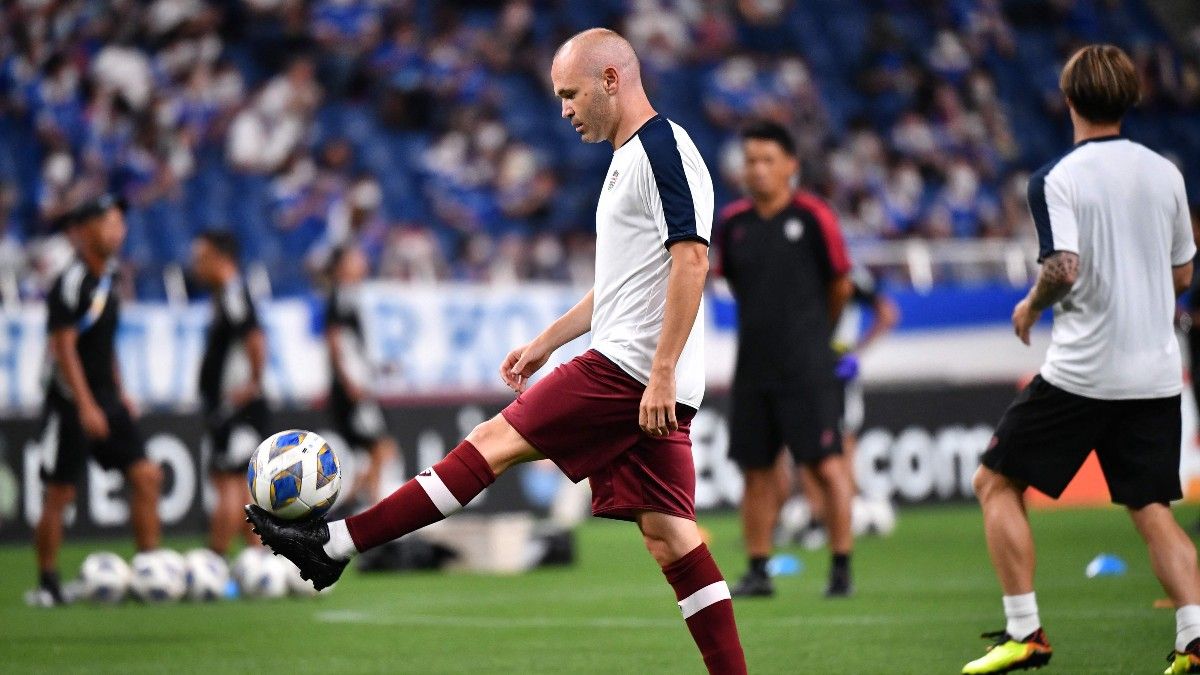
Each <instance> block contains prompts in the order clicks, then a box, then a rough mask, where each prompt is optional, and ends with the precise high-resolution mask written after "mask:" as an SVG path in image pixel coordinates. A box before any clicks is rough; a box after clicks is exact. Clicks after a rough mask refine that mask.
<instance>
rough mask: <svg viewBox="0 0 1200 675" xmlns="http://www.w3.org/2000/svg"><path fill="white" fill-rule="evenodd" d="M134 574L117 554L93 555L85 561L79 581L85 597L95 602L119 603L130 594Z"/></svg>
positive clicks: (102, 553)
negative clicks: (81, 583) (130, 584)
mask: <svg viewBox="0 0 1200 675" xmlns="http://www.w3.org/2000/svg"><path fill="white" fill-rule="evenodd" d="M132 577H133V572H132V571H131V570H130V569H129V565H128V564H127V563H126V562H125V561H124V560H122V559H121V556H119V555H117V554H116V553H109V552H101V553H93V554H91V555H89V556H88V557H86V558H84V559H83V566H82V567H81V568H80V569H79V579H80V581H82V582H83V595H84V597H85V598H87V599H88V600H91V601H93V602H104V603H118V602H120V601H121V600H124V599H125V594H126V593H127V592H129V582H130V580H131V578H132Z"/></svg>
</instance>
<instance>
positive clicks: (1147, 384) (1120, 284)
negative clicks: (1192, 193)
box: [1029, 136, 1196, 400]
mask: <svg viewBox="0 0 1200 675" xmlns="http://www.w3.org/2000/svg"><path fill="white" fill-rule="evenodd" d="M1029 209H1030V211H1031V213H1032V214H1033V220H1034V223H1035V225H1036V226H1037V233H1038V240H1039V243H1040V244H1041V251H1040V256H1039V260H1041V259H1044V258H1046V257H1047V256H1049V255H1050V254H1051V253H1053V252H1055V251H1073V252H1075V253H1078V254H1079V277H1078V280H1077V281H1076V282H1075V285H1074V287H1072V288H1071V291H1070V293H1068V294H1067V296H1066V297H1065V298H1063V300H1062V301H1061V302H1059V303H1058V304H1057V305H1055V306H1054V329H1053V332H1052V335H1051V345H1050V349H1049V350H1048V351H1047V352H1046V363H1045V364H1044V365H1043V366H1042V377H1043V378H1045V380H1046V381H1047V382H1049V383H1050V384H1053V385H1054V386H1056V387H1059V388H1060V389H1064V390H1066V391H1069V392H1071V393H1073V394H1078V395H1080V396H1087V397H1089V398H1095V399H1105V400H1117V399H1140V398H1166V397H1169V396H1175V395H1177V394H1179V393H1180V392H1181V391H1182V389H1183V366H1182V362H1181V361H1180V356H1179V343H1178V341H1177V340H1176V338H1175V328H1174V320H1175V288H1174V282H1173V281H1172V274H1171V268H1172V267H1174V266H1179V265H1186V264H1187V263H1188V262H1190V261H1191V260H1192V257H1193V256H1194V255H1195V254H1196V244H1195V242H1194V241H1193V239H1192V226H1191V219H1190V217H1189V214H1188V205H1187V193H1186V191H1185V190H1184V185H1183V176H1182V175H1180V173H1179V170H1178V169H1177V168H1175V165H1174V164H1172V163H1171V162H1169V161H1168V160H1166V159H1165V158H1163V157H1162V156H1160V155H1158V154H1156V153H1154V152H1153V151H1151V150H1149V149H1147V148H1146V147H1144V146H1142V145H1139V144H1137V143H1134V142H1132V141H1129V140H1126V139H1124V138H1121V137H1119V136H1111V137H1106V138H1097V139H1093V140H1090V141H1085V142H1083V143H1081V144H1079V145H1077V146H1075V148H1074V149H1073V150H1071V151H1070V152H1068V153H1067V154H1066V155H1064V156H1062V157H1061V158H1059V159H1057V160H1055V161H1053V162H1051V163H1049V164H1047V165H1046V166H1044V167H1042V168H1041V169H1039V170H1038V171H1037V172H1035V173H1034V174H1033V176H1032V177H1030V179H1029Z"/></svg>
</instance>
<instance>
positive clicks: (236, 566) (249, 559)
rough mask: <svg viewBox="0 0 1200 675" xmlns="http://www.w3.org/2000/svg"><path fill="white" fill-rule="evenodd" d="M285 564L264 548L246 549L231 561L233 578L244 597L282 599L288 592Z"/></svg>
mask: <svg viewBox="0 0 1200 675" xmlns="http://www.w3.org/2000/svg"><path fill="white" fill-rule="evenodd" d="M285 562H286V561H285V560H283V559H282V558H277V557H275V556H274V555H272V554H271V553H270V552H269V551H267V549H265V548H260V547H257V546H256V547H252V548H247V549H245V550H243V551H242V552H241V553H239V554H238V557H237V558H235V559H234V561H233V578H234V579H236V580H237V583H238V588H239V589H240V590H241V593H242V595H243V596H244V597H248V598H282V597H283V596H285V595H287V592H288V582H287V567H285V566H284V563H285Z"/></svg>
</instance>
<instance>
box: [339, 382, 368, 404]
mask: <svg viewBox="0 0 1200 675" xmlns="http://www.w3.org/2000/svg"><path fill="white" fill-rule="evenodd" d="M342 389H344V390H345V392H346V398H348V399H350V401H351V402H352V403H359V402H361V401H363V400H364V399H366V398H367V391H366V389H364V388H362V387H360V386H358V385H357V384H355V383H354V382H350V381H349V380H348V379H347V380H346V381H344V382H342Z"/></svg>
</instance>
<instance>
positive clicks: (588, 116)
mask: <svg viewBox="0 0 1200 675" xmlns="http://www.w3.org/2000/svg"><path fill="white" fill-rule="evenodd" d="M550 76H551V80H552V82H553V86H554V93H555V94H556V95H557V96H558V97H559V99H561V101H562V116H563V117H564V118H565V119H567V120H568V121H569V122H571V124H572V125H573V126H574V127H575V130H576V131H577V132H578V133H579V135H580V137H581V138H582V139H583V140H584V141H585V142H589V143H599V142H601V141H608V142H609V143H611V144H612V146H613V158H612V163H611V165H610V166H609V169H608V174H607V176H606V178H605V181H604V185H603V187H602V189H601V193H600V200H599V203H598V204H597V207H596V280H595V285H594V287H593V288H592V290H591V291H590V292H589V293H588V294H587V295H586V296H584V298H583V299H582V300H581V301H579V303H578V304H577V305H575V307H573V308H572V309H571V310H569V311H568V312H567V313H566V314H564V315H563V316H561V317H560V318H559V319H558V320H557V321H555V322H554V323H552V324H551V325H550V326H549V327H547V328H546V329H545V330H544V331H542V333H541V334H540V335H538V336H537V337H536V338H534V340H533V341H532V342H530V343H529V344H526V345H523V346H521V347H517V348H516V349H514V350H513V351H512V352H510V353H509V355H508V357H507V358H505V360H504V363H502V364H501V366H500V376H501V377H502V378H503V379H504V382H505V383H506V384H507V385H508V386H509V387H510V388H511V389H512V390H513V391H515V392H517V398H516V400H515V401H513V402H512V403H511V404H510V405H509V406H508V407H507V408H505V409H504V410H503V411H502V412H501V413H500V415H497V416H496V417H494V418H493V419H491V420H489V421H487V422H484V423H483V424H481V425H479V426H478V427H476V428H475V429H474V430H473V431H472V432H471V433H470V434H469V435H468V436H467V438H466V440H464V441H463V442H462V443H461V444H459V445H458V447H456V448H454V450H453V451H451V453H450V454H449V455H448V456H447V457H446V458H445V459H443V460H442V461H440V462H438V463H437V464H435V465H434V466H432V467H431V468H429V469H426V470H425V471H423V472H421V473H420V474H418V475H417V476H416V477H415V478H413V479H412V480H411V481H409V482H408V483H406V484H404V485H403V486H402V487H401V488H400V489H399V490H397V491H396V492H394V493H393V494H391V495H390V496H388V497H387V498H385V499H384V500H383V501H381V502H379V503H378V504H376V505H375V506H373V507H371V508H370V509H368V510H367V511H365V512H363V513H361V514H359V515H356V516H352V517H350V518H347V519H346V520H339V521H335V522H332V523H326V522H325V521H324V520H310V521H304V522H289V521H282V520H278V519H276V518H274V517H273V516H271V515H270V514H268V513H267V512H266V511H263V510H262V509H260V508H258V507H256V506H248V507H247V508H246V512H247V515H248V517H249V519H250V521H251V523H253V525H254V527H255V530H256V531H257V532H258V533H259V534H260V535H261V536H262V539H263V542H264V543H265V544H267V545H268V546H270V547H271V548H272V549H274V550H275V551H276V552H277V553H279V554H282V555H284V556H286V557H287V558H288V559H290V560H291V561H292V562H294V563H295V564H296V565H297V566H298V567H299V568H300V570H301V574H302V575H303V576H304V578H306V579H309V580H311V581H312V582H313V583H314V585H315V586H316V587H317V588H324V587H326V586H328V585H330V584H332V583H333V582H334V581H336V580H337V578H338V577H339V576H340V575H341V573H342V570H343V569H344V568H345V567H346V563H347V562H348V561H349V560H350V558H351V557H352V556H354V555H355V554H356V553H358V552H360V551H365V550H367V549H370V548H373V547H375V546H379V545H380V544H383V543H385V542H388V541H391V540H393V539H396V538H397V537H400V536H403V535H405V534H408V533H409V532H412V531H414V530H417V529H420V528H422V527H424V526H426V525H429V524H431V523H434V522H436V521H439V520H441V519H443V518H445V517H446V516H449V515H450V514H451V513H453V512H455V511H457V510H458V509H460V508H462V506H463V505H465V504H467V503H468V502H470V501H471V499H473V498H474V497H475V496H476V495H478V494H479V493H480V492H482V491H483V489H484V488H486V487H487V486H488V485H491V483H492V482H493V481H495V480H496V477H497V476H499V475H500V474H502V473H504V472H505V471H507V470H508V469H509V468H510V467H512V466H514V465H516V464H520V463H522V462H529V461H533V460H538V459H543V458H549V459H551V460H553V461H554V462H555V463H556V464H557V465H558V466H559V468H560V469H562V471H563V472H564V473H565V474H567V476H569V477H570V478H571V479H572V480H574V481H576V482H578V481H581V480H583V479H584V478H587V479H588V480H589V481H590V483H591V487H592V512H593V513H594V514H595V515H597V516H602V517H606V518H615V519H619V520H628V521H632V522H635V523H637V525H638V528H639V529H640V530H641V533H642V537H643V539H644V541H645V544H646V548H647V549H649V551H650V554H651V555H652V556H653V557H654V559H655V561H657V562H658V564H659V565H660V566H661V567H662V570H663V574H664V575H666V577H667V581H668V582H669V583H670V584H671V586H672V588H674V590H675V594H676V597H677V598H678V600H679V608H680V610H682V612H683V618H684V620H685V621H686V622H687V626H688V630H689V631H691V634H692V637H693V638H694V639H695V641H696V645H697V647H699V649H700V653H701V655H702V656H703V658H704V663H705V665H706V666H707V667H708V672H710V673H721V674H736V673H745V672H746V662H745V657H744V656H743V654H742V646H741V642H740V640H739V638H738V633H737V626H736V624H735V622H734V616H733V604H732V602H731V601H730V596H729V588H728V587H727V586H726V584H725V580H724V578H723V577H722V576H721V571H720V570H719V569H718V568H717V565H716V562H714V561H713V558H712V556H711V555H710V554H709V552H708V548H707V547H706V546H705V545H704V543H703V542H702V541H701V538H700V531H699V528H698V527H697V526H696V519H695V518H696V516H695V506H694V497H695V470H694V468H693V466H692V451H691V439H690V437H689V425H690V422H691V419H692V416H693V415H695V413H696V410H697V408H698V407H699V405H700V401H701V399H702V398H703V396H704V343H703V339H704V335H703V325H704V322H703V316H702V312H703V310H702V306H701V297H702V293H703V289H704V281H705V276H706V275H707V273H708V238H709V234H710V231H711V228H712V218H713V187H712V180H711V178H710V177H709V174H708V169H707V168H706V167H705V165H704V162H703V161H702V160H701V158H700V154H699V152H698V151H697V150H696V146H695V145H694V144H693V143H692V141H691V139H690V138H689V137H688V135H687V133H686V132H685V131H684V130H683V129H682V128H680V127H679V126H677V125H676V124H674V123H672V122H670V121H668V120H667V119H666V118H664V117H662V116H660V115H658V114H657V113H655V111H654V108H653V107H651V105H650V101H649V100H648V99H647V98H646V93H645V91H644V89H643V88H642V83H641V78H640V74H639V67H638V60H637V56H636V55H635V54H634V51H633V49H632V48H631V47H630V45H629V43H628V42H626V41H625V39H624V38H622V37H621V36H620V35H617V34H616V33H614V32H612V31H609V30H604V29H592V30H587V31H584V32H582V33H579V34H578V35H576V36H574V37H572V38H571V39H570V40H568V41H567V42H565V43H564V44H563V45H562V46H561V47H560V48H559V50H558V52H557V53H556V54H555V56H554V62H553V65H552V67H551V71H550ZM588 331H591V333H592V343H591V349H590V350H588V351H587V352H586V353H585V354H583V355H582V356H579V357H577V358H575V359H573V360H572V361H570V362H568V363H566V364H563V365H562V366H559V367H558V368H556V369H554V371H553V372H551V373H549V374H547V375H546V376H545V377H544V378H543V379H542V380H541V381H539V382H538V383H537V384H535V385H533V386H529V378H530V377H532V376H533V374H534V373H536V372H537V371H538V370H539V369H540V368H541V367H542V366H544V365H545V364H546V362H547V360H549V358H550V355H551V354H552V353H553V352H554V350H555V349H557V348H558V347H560V346H562V345H564V344H566V343H568V342H570V341H571V340H574V339H575V338H577V337H579V336H581V335H583V334H585V333H587V332H588Z"/></svg>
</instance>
